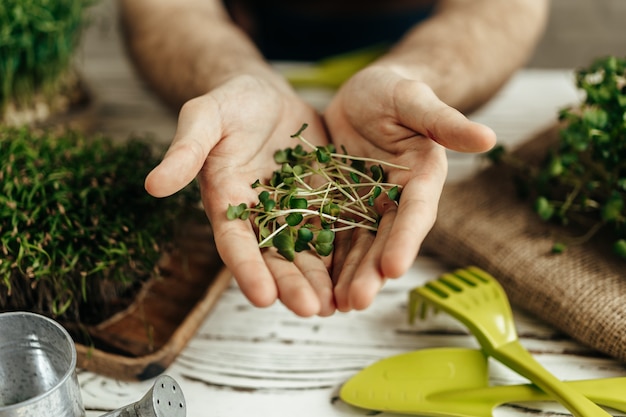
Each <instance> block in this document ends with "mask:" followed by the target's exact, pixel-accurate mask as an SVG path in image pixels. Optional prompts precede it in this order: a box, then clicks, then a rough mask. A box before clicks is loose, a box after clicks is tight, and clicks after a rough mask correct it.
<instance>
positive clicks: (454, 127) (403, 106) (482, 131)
mask: <svg viewBox="0 0 626 417" xmlns="http://www.w3.org/2000/svg"><path fill="white" fill-rule="evenodd" d="M403 84H404V86H405V87H406V88H398V90H397V91H398V93H397V96H396V101H395V102H396V110H397V114H398V119H399V122H400V123H401V124H402V125H404V126H406V127H408V128H409V129H411V130H413V131H415V132H419V133H421V134H422V135H424V136H426V137H428V138H430V139H432V140H434V141H435V142H437V143H439V144H441V145H443V146H444V147H446V148H448V149H450V150H453V151H457V152H485V151H487V150H489V149H491V148H492V147H493V146H494V144H495V142H496V135H495V133H494V131H493V130H492V129H491V128H489V127H487V126H485V125H483V124H480V123H476V122H473V121H470V120H469V119H467V117H465V116H464V115H463V114H462V113H461V112H459V111H458V110H456V109H454V108H452V107H450V106H448V105H447V104H445V103H444V102H442V101H441V100H439V98H438V97H437V96H436V95H435V93H434V92H433V91H432V90H431V89H430V87H428V86H426V85H424V84H422V83H417V82H413V81H405V82H404V83H403Z"/></svg>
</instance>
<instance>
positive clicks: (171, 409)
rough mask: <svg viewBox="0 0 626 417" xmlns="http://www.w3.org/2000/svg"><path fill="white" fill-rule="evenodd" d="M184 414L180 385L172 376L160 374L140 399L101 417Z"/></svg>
mask: <svg viewBox="0 0 626 417" xmlns="http://www.w3.org/2000/svg"><path fill="white" fill-rule="evenodd" d="M186 414H187V408H186V404H185V397H184V396H183V391H182V390H181V389H180V386H179V385H178V383H177V382H176V381H175V380H174V379H173V378H171V377H169V376H167V375H162V376H159V377H158V378H157V379H156V380H155V381H154V385H153V386H152V388H150V390H149V391H148V392H147V393H146V395H144V396H143V398H142V399H141V400H139V401H137V402H136V403H133V404H129V405H127V406H124V407H121V408H118V409H117V410H114V411H111V412H109V413H107V414H103V415H102V416H101V417H185V415H186Z"/></svg>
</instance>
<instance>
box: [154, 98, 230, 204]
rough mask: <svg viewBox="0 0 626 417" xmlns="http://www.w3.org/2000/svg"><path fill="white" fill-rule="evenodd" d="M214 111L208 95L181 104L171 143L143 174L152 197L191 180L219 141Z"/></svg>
mask: <svg viewBox="0 0 626 417" xmlns="http://www.w3.org/2000/svg"><path fill="white" fill-rule="evenodd" d="M217 111H218V110H217V108H216V106H215V103H214V102H213V100H212V99H211V98H210V97H209V96H202V97H198V98H196V99H193V100H190V101H188V102H187V103H185V105H184V106H183V108H182V109H181V111H180V115H179V118H178V125H177V128H176V133H175V135H174V139H173V141H172V144H171V145H170V147H169V149H168V151H167V152H166V154H165V156H164V157H163V160H162V161H161V163H160V164H159V165H157V166H156V167H155V168H154V169H153V170H152V171H151V172H150V173H149V174H148V176H147V177H146V180H145V188H146V190H147V191H148V193H150V194H151V195H153V196H155V197H167V196H169V195H171V194H174V193H175V192H177V191H179V190H181V189H182V188H184V187H185V186H186V185H188V184H189V183H190V182H191V181H193V179H194V178H195V177H196V175H197V174H198V172H199V171H200V170H201V169H202V166H203V164H204V162H205V161H206V159H207V156H208V155H209V152H210V151H211V149H212V148H213V146H215V144H216V143H217V142H218V141H219V140H220V137H221V126H220V124H219V122H217V120H219V116H218V112H217Z"/></svg>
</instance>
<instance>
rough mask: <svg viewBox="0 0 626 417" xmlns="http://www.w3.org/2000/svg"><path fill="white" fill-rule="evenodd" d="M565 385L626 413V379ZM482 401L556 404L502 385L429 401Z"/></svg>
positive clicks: (529, 389)
mask: <svg viewBox="0 0 626 417" xmlns="http://www.w3.org/2000/svg"><path fill="white" fill-rule="evenodd" d="M565 384H566V385H567V386H569V387H571V388H573V389H575V390H577V391H579V392H580V393H581V394H583V395H584V396H585V397H587V398H589V399H590V400H591V401H593V402H594V403H596V404H600V405H603V406H605V407H611V408H614V409H615V410H618V411H621V412H626V398H624V391H625V390H626V377H614V378H600V379H585V380H579V381H566V382H565ZM476 398H480V399H481V401H485V402H487V403H489V404H493V407H497V406H498V405H500V404H506V403H516V402H527V401H554V398H552V397H551V396H550V395H548V394H546V393H545V392H544V391H542V390H541V389H540V388H539V387H537V386H536V385H534V384H520V385H501V386H491V387H482V388H475V389H471V388H470V389H462V390H454V391H447V392H441V393H437V394H434V395H430V396H429V397H428V400H430V401H435V402H455V401H460V402H462V403H463V402H470V401H475V400H476Z"/></svg>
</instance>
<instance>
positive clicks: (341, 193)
mask: <svg viewBox="0 0 626 417" xmlns="http://www.w3.org/2000/svg"><path fill="white" fill-rule="evenodd" d="M306 127H307V125H306V124H304V125H302V127H301V128H300V130H298V132H296V133H295V134H293V135H292V136H291V137H292V138H296V139H298V140H300V142H301V143H300V144H298V145H296V146H295V147H293V148H286V149H282V150H278V151H277V152H276V153H275V154H274V161H275V162H276V163H277V164H279V165H280V168H279V169H277V170H276V171H274V173H273V175H272V177H271V178H270V180H269V181H268V183H266V184H263V183H261V182H260V181H259V180H257V181H255V182H254V183H253V184H252V188H257V189H259V190H261V191H260V193H259V201H258V203H257V204H255V205H254V206H250V207H249V206H248V205H247V204H246V203H241V204H239V205H235V206H234V205H229V207H228V210H227V217H228V218H229V219H230V220H234V219H241V220H248V219H249V218H251V219H252V220H253V222H254V224H255V226H256V227H257V230H258V240H259V247H261V248H265V247H275V248H276V249H277V250H278V253H280V254H281V255H282V256H283V257H284V258H285V259H287V260H289V261H293V260H294V259H295V255H296V253H297V252H302V251H305V250H314V251H315V252H316V253H317V254H318V255H320V256H328V255H330V254H331V253H332V251H333V249H334V245H333V242H334V240H335V232H339V231H343V230H349V229H353V228H357V227H360V228H364V229H367V230H371V231H373V232H375V231H376V230H377V228H378V222H379V219H380V214H379V213H378V212H377V211H376V209H375V202H376V201H377V199H379V198H388V199H389V200H390V201H393V202H395V203H396V204H397V203H398V201H399V199H400V191H401V187H400V186H399V185H397V184H390V183H387V182H386V181H385V171H384V169H383V166H387V167H394V168H397V169H408V168H407V167H404V166H400V165H395V164H391V163H388V162H385V161H380V160H376V159H371V158H362V157H357V156H351V155H348V153H347V151H346V150H345V149H343V153H337V152H336V150H335V147H334V146H333V145H332V144H329V145H326V146H315V145H313V144H312V143H311V142H309V141H308V140H307V139H305V138H304V137H303V136H302V132H303V131H304V130H305V129H306ZM303 145H304V146H303ZM305 147H306V148H305ZM307 148H308V150H307ZM251 216H252V217H251Z"/></svg>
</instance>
